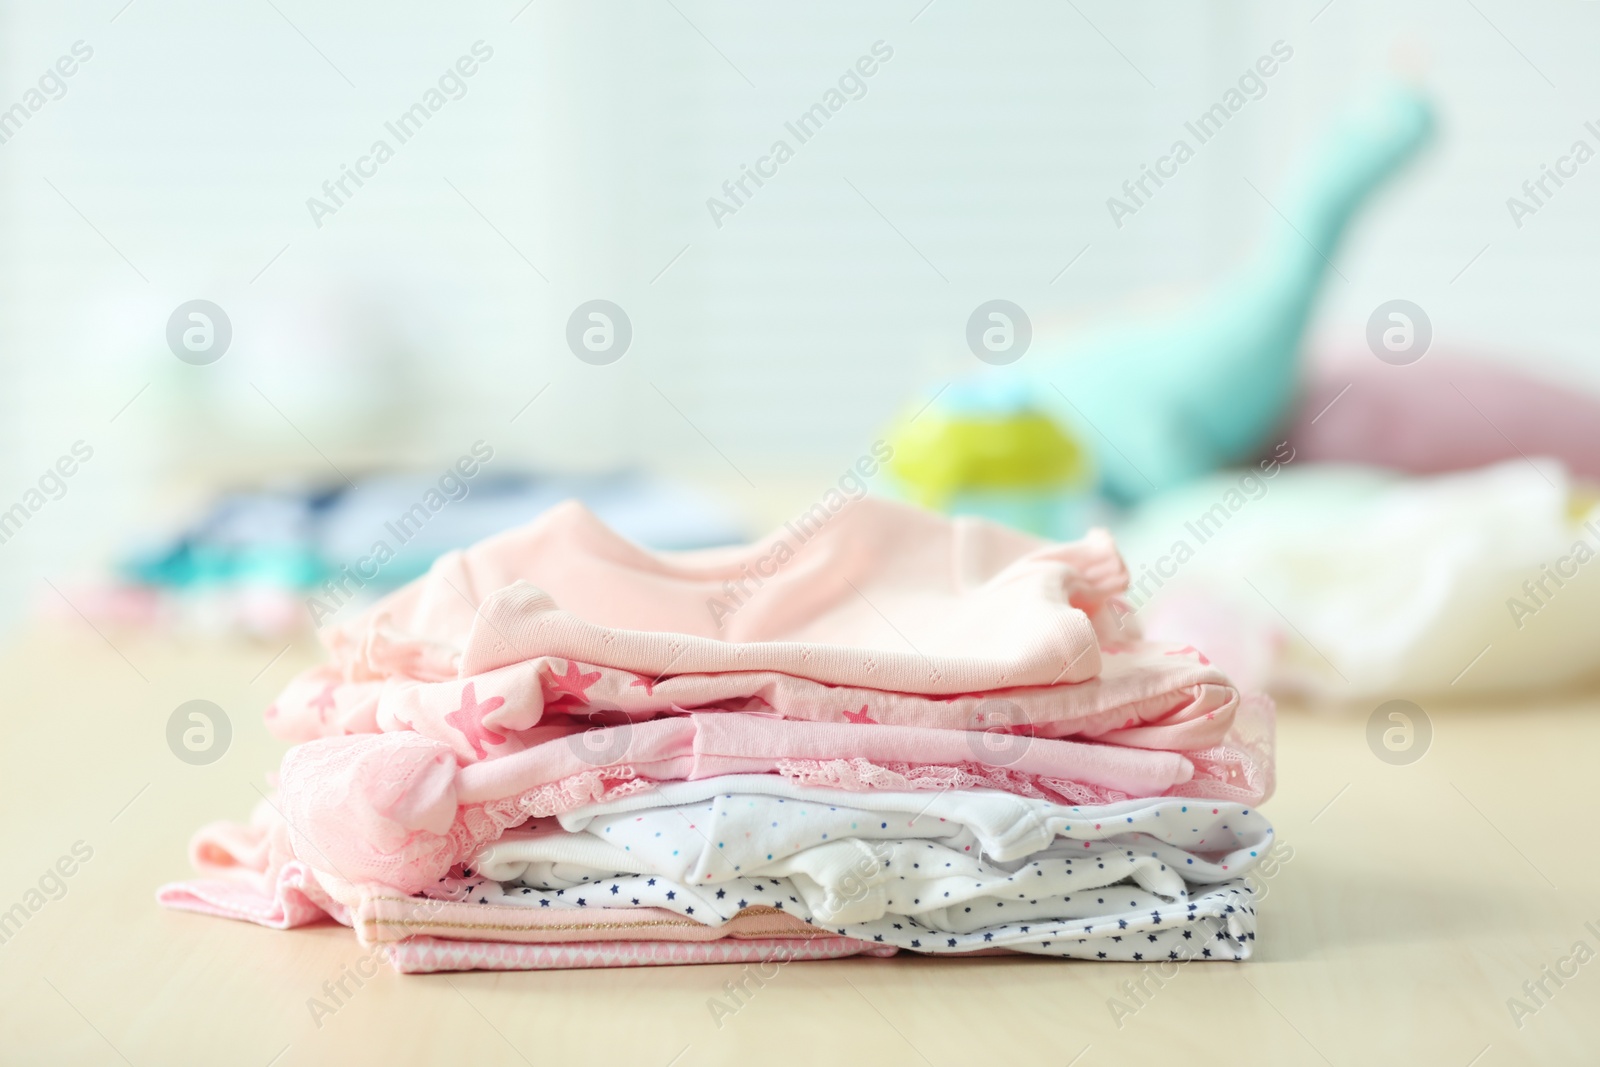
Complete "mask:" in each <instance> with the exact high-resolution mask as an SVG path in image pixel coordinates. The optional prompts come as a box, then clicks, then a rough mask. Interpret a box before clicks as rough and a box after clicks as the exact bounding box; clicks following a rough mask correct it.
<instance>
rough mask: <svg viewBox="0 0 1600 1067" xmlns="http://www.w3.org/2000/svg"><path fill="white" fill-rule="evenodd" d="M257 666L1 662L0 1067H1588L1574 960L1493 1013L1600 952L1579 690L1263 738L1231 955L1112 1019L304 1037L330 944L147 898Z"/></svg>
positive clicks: (176, 862)
mask: <svg viewBox="0 0 1600 1067" xmlns="http://www.w3.org/2000/svg"><path fill="white" fill-rule="evenodd" d="M281 649H282V644H281V643H280V644H278V645H267V644H262V645H252V644H248V643H234V644H212V643H204V642H189V643H186V642H182V641H178V640H173V639H166V640H155V639H148V638H146V639H141V638H140V637H138V636H137V635H134V634H129V633H117V632H112V631H109V630H108V631H106V633H105V635H104V637H102V636H100V635H97V634H96V633H95V632H94V631H91V630H90V629H89V628H88V627H87V626H84V625H81V624H74V625H71V626H63V627H61V628H59V629H54V630H46V631H40V632H37V633H35V634H34V635H33V636H30V637H28V638H27V639H25V640H24V641H22V642H21V643H19V644H17V645H16V646H15V647H13V649H12V650H11V651H10V652H9V654H8V655H6V657H5V658H4V660H3V661H0V681H3V683H4V686H5V688H4V692H5V693H6V694H7V700H6V702H5V709H4V711H3V712H0V714H3V715H4V722H5V734H4V736H5V738H6V744H5V748H4V752H5V766H4V771H3V772H0V798H3V805H4V806H3V809H0V810H3V811H4V813H5V815H4V829H3V842H0V843H3V849H0V855H3V856H4V863H3V877H0V909H3V908H8V907H10V905H11V904H13V903H15V902H16V901H18V900H21V899H22V898H23V896H24V894H25V893H26V891H27V890H28V889H29V888H30V887H31V886H33V885H35V884H36V883H37V880H38V878H39V876H40V875H41V874H43V873H44V871H45V870H46V869H47V868H48V867H50V866H51V865H52V864H54V863H55V862H56V860H57V859H58V857H61V856H63V855H66V854H68V853H69V852H70V849H71V848H72V846H73V844H74V842H77V841H83V842H85V843H87V844H88V845H89V846H90V847H92V848H93V850H94V855H93V858H92V859H90V860H89V861H88V862H87V863H85V864H83V866H82V867H81V869H79V870H78V871H77V872H76V873H75V874H73V875H72V876H71V877H70V878H67V879H65V881H66V885H67V892H66V894H65V895H64V896H63V897H61V899H58V900H52V901H50V902H49V903H48V904H46V905H45V906H44V907H43V908H42V909H41V910H39V912H38V913H37V914H35V915H33V916H32V917H31V919H29V921H28V922H27V923H26V925H24V926H23V927H22V928H21V930H20V931H18V932H17V933H16V934H15V936H13V937H12V938H11V939H10V940H9V941H8V942H7V943H5V944H3V945H0V1019H3V1021H0V1063H6V1064H11V1063H20V1064H33V1063H52V1064H54V1063H65V1064H78V1063H83V1064H118V1063H131V1064H135V1065H138V1067H146V1065H158V1064H159V1065H181V1064H207V1065H210V1064H245V1065H262V1067H265V1065H267V1064H275V1065H279V1067H292V1065H295V1064H319V1063H428V1064H441V1063H471V1064H474V1065H483V1067H487V1065H497V1064H519V1063H528V1064H539V1065H541V1067H543V1065H544V1064H546V1063H550V1062H563V1063H571V1062H599V1063H625V1064H630V1065H637V1067H667V1065H668V1064H676V1065H679V1067H693V1065H698V1064H720V1063H740V1062H760V1063H762V1064H764V1065H772V1064H783V1063H791V1062H792V1063H818V1062H822V1063H831V1062H838V1063H865V1062H872V1063H876V1064H901V1063H904V1064H935V1065H938V1067H945V1065H951V1067H954V1065H970V1064H974V1063H984V1062H996V1063H1006V1064H1035V1063H1038V1064H1054V1065H1059V1067H1066V1065H1067V1064H1077V1065H1078V1067H1096V1065H1101V1064H1125V1063H1147V1062H1156V1061H1157V1058H1158V1057H1166V1058H1167V1062H1182V1063H1186V1064H1190V1063H1197V1064H1210V1063H1215V1064H1286V1063H1312V1064H1317V1063H1324V1062H1326V1063H1331V1064H1340V1065H1343V1064H1361V1065H1370V1064H1386V1063H1396V1064H1400V1063H1404V1064H1412V1063H1425V1064H1446V1065H1459V1067H1467V1065H1468V1064H1472V1065H1474V1067H1495V1065H1501V1064H1514V1063H1594V1062H1600V1011H1597V1009H1600V960H1597V961H1593V962H1590V963H1588V964H1587V965H1585V966H1584V967H1582V968H1581V969H1580V970H1579V971H1578V973H1577V975H1576V977H1574V978H1571V979H1569V980H1567V981H1566V983H1565V985H1564V986H1562V987H1560V988H1559V989H1558V988H1557V987H1555V986H1554V985H1553V984H1551V985H1549V988H1550V989H1551V991H1552V993H1553V996H1552V998H1551V999H1550V1001H1549V1002H1548V1003H1547V1004H1546V1005H1545V1006H1543V1007H1541V1008H1540V1009H1539V1010H1538V1011H1537V1012H1536V1013H1535V1014H1533V1015H1532V1016H1530V1017H1528V1018H1526V1019H1524V1020H1522V1023H1523V1025H1522V1026H1521V1027H1520V1028H1518V1027H1517V1026H1516V1025H1515V1024H1514V1023H1513V1021H1512V1018H1511V1015H1510V1013H1509V1011H1508V1009H1507V999H1508V998H1509V997H1512V996H1520V995H1522V993H1521V986H1522V984H1523V982H1524V981H1527V980H1530V979H1532V980H1537V979H1538V978H1539V971H1540V968H1542V967H1544V966H1546V965H1554V964H1555V963H1556V961H1557V960H1558V959H1560V958H1561V957H1564V956H1566V955H1568V954H1569V952H1570V951H1571V949H1572V946H1573V945H1574V943H1575V942H1577V941H1580V940H1582V941H1585V942H1587V943H1588V944H1589V945H1590V946H1591V947H1593V948H1596V949H1600V938H1597V937H1596V936H1595V935H1594V934H1592V933H1590V932H1589V931H1588V930H1586V929H1585V925H1584V924H1585V923H1586V922H1590V921H1593V922H1595V923H1596V928H1597V929H1600V892H1597V891H1596V890H1595V889H1594V886H1595V884H1596V882H1597V876H1600V854H1597V851H1596V848H1595V841H1594V839H1595V831H1594V824H1593V823H1592V822H1590V821H1589V820H1590V819H1591V818H1592V813H1593V810H1594V805H1593V804H1592V802H1591V798H1590V797H1589V791H1590V790H1589V783H1590V782H1592V781H1593V779H1594V771H1595V755H1596V753H1597V751H1600V715H1597V713H1600V695H1595V694H1579V695H1574V696H1568V697H1560V698H1550V697H1541V698H1539V699H1537V700H1534V699H1528V700H1504V701H1499V702H1495V703H1493V704H1492V705H1491V706H1473V707H1444V706H1430V707H1428V709H1427V710H1428V711H1429V712H1430V714H1431V717H1432V721H1433V726H1434V737H1433V741H1432V745H1431V748H1430V750H1429V751H1428V753H1427V754H1426V756H1425V757H1424V758H1423V759H1422V760H1420V761H1419V762H1417V763H1415V764H1413V765H1410V766H1401V767H1396V766H1390V765H1387V764H1385V763H1383V762H1381V761H1379V760H1378V759H1377V758H1376V757H1375V756H1374V755H1373V754H1372V752H1371V751H1370V750H1369V749H1368V747H1367V742H1366V734H1365V729H1366V716H1367V713H1368V712H1370V710H1371V709H1370V708H1359V709H1351V710H1350V711H1348V712H1345V713H1341V714H1329V713H1319V714H1311V713H1308V712H1304V711H1298V710H1290V711H1285V712H1284V713H1283V714H1282V716H1281V718H1280V724H1279V782H1280V785H1279V789H1278V794H1277V796H1276V797H1275V798H1274V799H1273V800H1272V801H1271V802H1270V803H1269V804H1268V805H1267V806H1266V811H1267V812H1268V813H1269V814H1270V815H1271V816H1272V817H1273V819H1274V822H1275V823H1276V824H1277V826H1278V827H1279V833H1280V837H1281V840H1282V841H1284V842H1286V843H1287V844H1288V845H1290V846H1292V848H1293V850H1294V855H1293V858H1292V859H1291V860H1289V861H1288V862H1287V863H1286V864H1284V866H1283V867H1282V868H1281V870H1279V871H1278V873H1277V874H1276V875H1275V876H1274V877H1272V878H1271V879H1270V880H1269V881H1268V882H1267V883H1266V884H1267V894H1266V900H1265V902H1264V904H1263V906H1262V916H1261V929H1260V934H1259V940H1258V942H1257V945H1256V949H1257V957H1256V959H1255V960H1254V961H1253V962H1251V963H1248V964H1244V965H1238V964H1221V963H1218V964H1209V963H1208V964H1189V965H1186V966H1185V967H1184V968H1182V970H1181V971H1180V973H1179V974H1178V975H1177V976H1176V977H1174V978H1172V979H1171V980H1169V981H1167V982H1166V983H1165V984H1164V985H1162V986H1161V987H1160V988H1156V987H1155V985H1154V983H1153V982H1149V981H1148V980H1147V982H1146V988H1147V989H1150V990H1152V992H1151V994H1150V995H1149V996H1148V997H1147V998H1143V999H1144V1003H1143V1004H1142V1005H1138V1006H1137V1007H1138V1010H1137V1011H1136V1012H1135V1013H1134V1014H1133V1015H1131V1016H1127V1017H1123V1018H1121V1019H1120V1020H1119V1019H1117V1018H1115V1017H1114V1014H1113V1011H1112V1009H1111V1007H1110V1002H1111V1000H1112V998H1115V997H1120V998H1122V1001H1123V1003H1124V1004H1125V1005H1127V1006H1130V1007H1132V1006H1136V1005H1135V1002H1134V1001H1132V1000H1131V999H1129V998H1127V996H1126V994H1125V993H1124V991H1123V990H1122V989H1121V988H1120V987H1121V984H1122V983H1123V982H1125V981H1130V980H1135V979H1137V978H1138V976H1139V973H1140V968H1139V967H1137V966H1134V965H1092V964H1076V963H1062V962H1057V961H1045V960H1030V959H1016V960H1010V959H986V960H973V961H969V962H962V961H957V960H938V959H918V958H913V957H900V958H897V959H892V960H846V961H839V962H827V963H797V964H791V965H789V966H787V967H785V968H784V969H783V970H782V972H781V973H780V974H779V976H778V977H777V978H776V979H774V980H773V981H771V982H769V983H768V984H767V985H766V986H765V987H764V988H762V989H761V990H760V991H759V992H758V993H757V994H756V995H755V996H754V997H753V998H752V999H751V1001H750V1003H749V1004H748V1005H747V1006H746V1007H744V1008H743V1009H742V1010H740V1011H739V1012H738V1013H737V1014H736V1015H734V1016H733V1017H731V1018H727V1019H724V1020H722V1025H721V1026H720V1027H719V1026H718V1025H717V1023H716V1022H715V1021H714V1020H713V1018H712V1015H711V1012H710V1010H709V1008H708V1000H709V999H710V998H712V997H714V996H717V995H719V993H720V991H721V987H722V984H723V983H724V982H726V981H728V980H729V979H730V978H732V977H733V976H734V975H735V974H736V973H737V968H733V967H692V968H656V969H635V970H619V971H574V972H545V973H530V974H461V975H450V976H444V975H433V976H400V975H395V974H392V973H388V972H387V971H385V972H383V973H380V974H379V975H378V976H377V977H376V978H374V979H372V980H371V981H369V982H367V983H366V984H365V985H364V986H363V987H362V988H361V989H360V990H359V991H358V992H357V993H356V994H355V995H354V996H353V997H352V998H351V999H350V1000H349V1002H348V1003H347V1004H346V1005H345V1006H344V1007H343V1008H341V1009H340V1010H339V1011H338V1012H337V1013H336V1014H335V1015H333V1016H332V1017H328V1018H324V1019H322V1020H321V1025H320V1026H318V1025H317V1024H316V1023H315V1022H314V1021H313V1018H312V1014H311V1012H310V1011H309V1009H308V1007H307V1000H308V998H310V997H312V996H314V995H317V994H318V991H319V989H320V987H321V985H322V983H323V982H324V981H327V980H329V979H333V978H336V977H338V975H339V974H340V971H341V968H344V967H347V966H349V965H350V964H352V963H354V962H355V961H356V960H357V958H358V957H359V956H360V955H361V954H362V952H361V949H360V948H359V947H358V946H357V945H356V942H355V939H354V936H353V935H352V934H351V933H350V932H349V931H347V930H345V929H343V928H342V927H334V926H326V927H318V928H313V929H307V930H299V931H293V932H289V933H280V932H276V931H272V930H266V929H261V928H257V927H253V926H249V925H246V924H242V923H231V922H225V921H222V920H216V919H208V918H204V917H201V916H195V915H185V914H177V913H173V912H168V911H164V910H162V909H159V908H157V907H156V905H155V904H154V902H153V900H152V891H153V890H154V889H155V887H156V886H157V885H159V884H160V883H162V882H164V881H168V880H172V879H176V878H181V877H183V876H185V875H186V874H187V862H186V859H185V854H184V849H185V843H186V841H187V839H188V837H189V835H190V833H191V832H192V831H193V830H194V828H195V827H196V826H198V825H200V824H201V823H203V822H206V821H208V820H211V819H218V818H241V817H243V816H244V815H245V814H246V813H247V812H248V810H249V808H250V806H251V805H252V804H253V803H254V802H255V800H256V799H257V793H256V787H257V786H259V785H263V784H264V778H263V774H264V772H265V771H267V770H269V769H271V768H272V767H273V766H275V764H276V762H277V758H278V756H279V754H280V753H281V751H282V747H283V746H282V745H281V744H279V743H277V742H275V741H273V740H272V739H271V738H269V737H268V736H267V734H266V732H265V730H264V729H263V728H262V726H261V719H260V713H261V710H262V708H263V707H264V706H265V705H266V703H267V702H268V700H269V699H270V698H271V696H272V694H273V693H275V692H276V690H277V688H278V687H279V686H280V685H281V684H282V683H283V681H284V680H285V679H286V678H288V677H289V676H290V675H291V674H292V673H293V671H295V670H296V669H298V668H299V667H301V666H303V665H305V664H307V663H309V662H312V661H313V660H314V658H315V656H316V653H315V650H314V649H313V648H312V647H310V646H309V645H304V646H296V647H293V648H290V649H289V650H288V651H287V652H284V653H283V654H282V655H281V656H278V653H279V652H280V651H281ZM275 656H277V657H278V658H277V659H276V660H274V657H275ZM269 663H270V666H269ZM197 697H202V698H206V699H209V700H213V701H216V702H217V703H218V704H220V705H222V706H223V707H224V708H225V709H227V711H228V713H229V715H230V717H231V720H232V723H233V728H234V738H233V742H232V746H231V748H230V750H229V751H228V753H227V755H226V756H225V757H224V758H223V759H221V760H220V761H219V762H217V763H215V764H213V765H211V766H207V767H191V766H187V765H185V764H183V763H181V762H179V761H178V760H177V759H176V758H174V756H173V755H172V754H171V752H170V751H169V750H168V749H167V746H166V740H165V727H166V721H167V717H168V716H169V715H170V714H171V712H172V710H173V709H174V708H175V707H177V705H178V704H180V703H182V702H183V701H185V700H189V699H193V698H197ZM130 801H131V803H130ZM1547 984H1548V983H1547ZM1119 1023H1120V1025H1119Z"/></svg>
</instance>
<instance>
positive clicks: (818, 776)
mask: <svg viewBox="0 0 1600 1067" xmlns="http://www.w3.org/2000/svg"><path fill="white" fill-rule="evenodd" d="M777 768H778V773H779V774H781V775H783V776H784V777H786V778H793V779H794V780H795V781H797V782H801V783H802V784H805V785H817V786H824V787H827V788H830V789H847V790H850V791H851V792H856V793H864V792H870V791H873V790H911V789H938V790H944V789H1000V790H1004V791H1005V792H1007V793H1014V794H1016V795H1017V796H1023V797H1035V798H1039V799H1045V800H1052V801H1055V802H1057V803H1063V804H1078V805H1083V804H1110V803H1114V802H1115V801H1118V800H1127V799H1128V794H1126V793H1123V792H1120V791H1118V790H1115V789H1100V788H1097V787H1095V786H1091V785H1085V784H1083V783H1082V782H1069V781H1066V780H1064V779H1060V778H1046V777H1043V776H1041V775H1034V774H1022V773H1020V772H1018V771H1012V770H1007V769H1006V768H1004V767H985V766H983V765H982V764H978V763H963V764H960V765H957V766H929V765H925V764H913V763H873V762H872V761H870V760H864V759H833V760H809V759H786V760H778V761H777Z"/></svg>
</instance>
